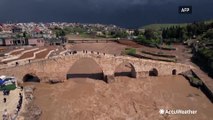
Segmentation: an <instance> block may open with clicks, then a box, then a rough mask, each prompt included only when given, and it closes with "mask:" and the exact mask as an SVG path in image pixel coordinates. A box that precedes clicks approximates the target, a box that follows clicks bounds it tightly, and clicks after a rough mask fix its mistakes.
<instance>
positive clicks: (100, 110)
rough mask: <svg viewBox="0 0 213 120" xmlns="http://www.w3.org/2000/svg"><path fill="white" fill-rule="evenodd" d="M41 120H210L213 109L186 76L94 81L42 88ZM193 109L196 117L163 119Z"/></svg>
mask: <svg viewBox="0 0 213 120" xmlns="http://www.w3.org/2000/svg"><path fill="white" fill-rule="evenodd" d="M35 97H36V98H35V103H36V104H37V105H38V106H39V107H40V108H41V109H42V110H43V113H42V116H41V120H59V119H63V120H85V119H87V120H125V119H131V120H180V119H181V120H194V119H197V120H210V119H211V118H213V115H212V110H213V105H212V104H211V103H210V101H209V100H208V99H207V98H206V96H205V95H203V93H202V92H201V91H200V90H198V89H196V88H193V87H191V86H190V85H189V84H188V82H187V80H185V78H183V77H182V76H167V77H156V78H155V77H152V78H146V79H138V80H135V79H130V78H127V77H118V78H116V82H115V83H112V84H106V83H105V82H103V81H94V80H92V79H78V80H76V79H75V80H69V81H67V82H65V83H62V84H57V85H49V84H39V85H38V86H37V89H36V92H35ZM161 108H163V109H193V110H198V114H196V115H168V116H165V115H160V114H159V109H161Z"/></svg>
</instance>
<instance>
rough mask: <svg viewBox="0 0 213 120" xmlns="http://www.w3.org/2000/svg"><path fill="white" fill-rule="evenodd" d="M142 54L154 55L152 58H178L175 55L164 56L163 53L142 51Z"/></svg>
mask: <svg viewBox="0 0 213 120" xmlns="http://www.w3.org/2000/svg"><path fill="white" fill-rule="evenodd" d="M141 53H144V54H148V55H152V56H157V57H165V58H176V56H174V55H166V54H163V53H162V52H159V53H153V52H147V51H141Z"/></svg>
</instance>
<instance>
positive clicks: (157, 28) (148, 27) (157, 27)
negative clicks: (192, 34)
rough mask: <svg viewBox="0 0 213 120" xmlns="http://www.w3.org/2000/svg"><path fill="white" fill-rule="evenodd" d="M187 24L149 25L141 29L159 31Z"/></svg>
mask: <svg viewBox="0 0 213 120" xmlns="http://www.w3.org/2000/svg"><path fill="white" fill-rule="evenodd" d="M186 25H187V23H182V24H172V23H171V24H150V25H146V26H143V27H142V29H154V30H161V29H164V28H168V27H172V26H186Z"/></svg>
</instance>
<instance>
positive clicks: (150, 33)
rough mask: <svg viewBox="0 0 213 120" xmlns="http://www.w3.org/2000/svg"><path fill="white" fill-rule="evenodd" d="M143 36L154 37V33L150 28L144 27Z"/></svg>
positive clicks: (149, 38)
mask: <svg viewBox="0 0 213 120" xmlns="http://www.w3.org/2000/svg"><path fill="white" fill-rule="evenodd" d="M144 36H145V37H146V39H148V40H151V39H155V38H156V37H155V34H154V31H153V30H152V29H146V30H145V32H144Z"/></svg>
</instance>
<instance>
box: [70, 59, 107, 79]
mask: <svg viewBox="0 0 213 120" xmlns="http://www.w3.org/2000/svg"><path fill="white" fill-rule="evenodd" d="M82 60H83V61H84V60H87V61H88V60H89V61H88V62H90V63H88V64H94V65H95V66H94V67H98V68H97V69H100V71H101V72H100V73H87V74H84V73H82V74H72V73H71V72H72V70H73V67H74V65H76V64H79V63H78V62H79V61H82ZM91 62H93V63H91ZM85 63H86V62H85ZM91 70H92V68H91ZM88 72H90V71H88ZM93 76H94V77H93ZM95 76H101V79H102V80H104V70H103V67H102V65H101V64H99V61H98V60H97V59H94V58H93V57H80V58H78V59H76V60H75V61H73V62H72V64H70V66H69V69H68V71H67V73H66V78H67V79H69V78H92V79H98V78H96V77H95Z"/></svg>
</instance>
